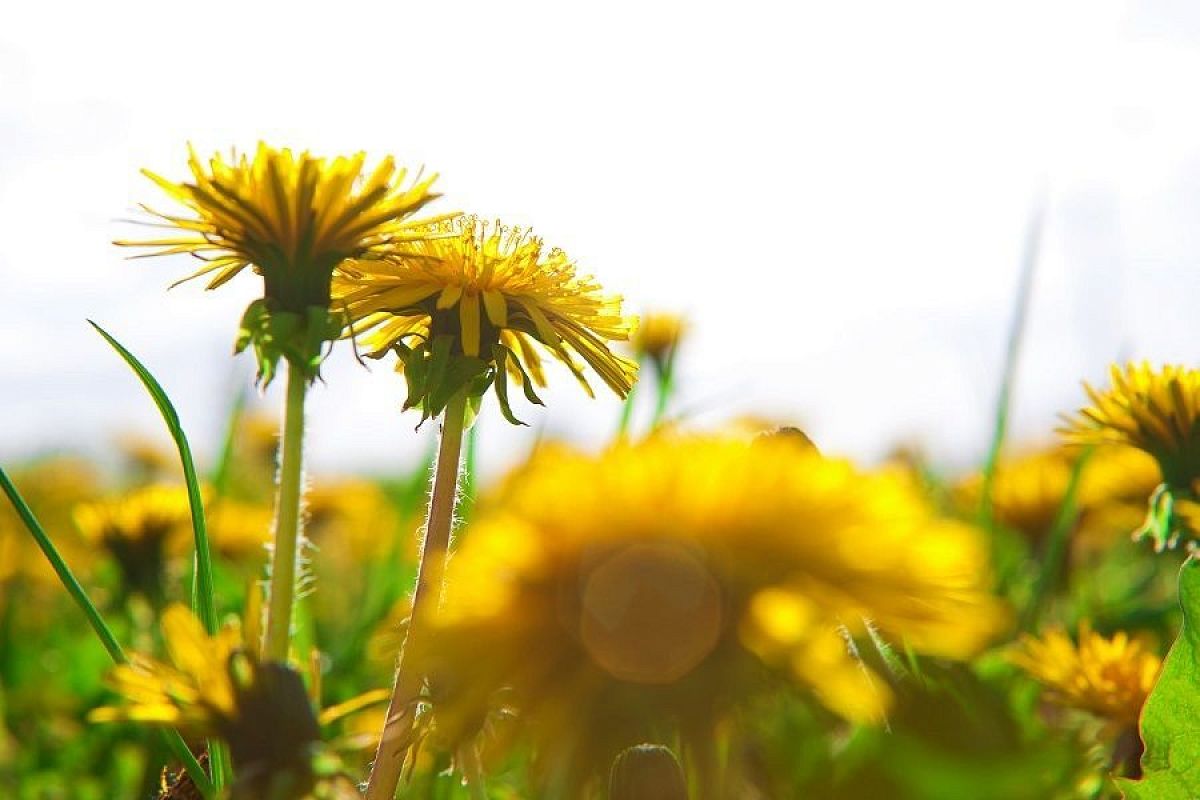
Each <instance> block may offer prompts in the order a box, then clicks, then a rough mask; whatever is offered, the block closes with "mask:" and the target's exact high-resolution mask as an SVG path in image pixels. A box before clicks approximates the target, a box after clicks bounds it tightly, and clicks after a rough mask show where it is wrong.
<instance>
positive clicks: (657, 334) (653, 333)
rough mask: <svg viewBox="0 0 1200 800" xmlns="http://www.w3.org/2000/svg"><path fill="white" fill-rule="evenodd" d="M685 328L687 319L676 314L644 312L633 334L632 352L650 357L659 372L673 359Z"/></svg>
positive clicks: (667, 366) (685, 331)
mask: <svg viewBox="0 0 1200 800" xmlns="http://www.w3.org/2000/svg"><path fill="white" fill-rule="evenodd" d="M687 328H688V325H687V321H686V320H685V319H684V318H683V317H681V316H679V315H678V314H668V313H656V314H645V315H643V316H642V317H641V319H640V320H639V321H638V327H637V331H636V332H635V333H634V336H633V349H634V352H636V353H637V354H638V356H644V357H646V358H648V359H650V362H651V363H652V364H654V365H655V367H656V368H657V369H658V370H659V372H664V371H666V370H667V369H668V368H669V365H670V364H671V363H672V361H673V360H674V358H675V352H676V351H677V350H678V349H679V343H680V342H681V341H682V340H683V337H684V334H686V333H687Z"/></svg>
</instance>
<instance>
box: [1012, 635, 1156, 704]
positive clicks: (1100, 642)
mask: <svg viewBox="0 0 1200 800" xmlns="http://www.w3.org/2000/svg"><path fill="white" fill-rule="evenodd" d="M1010 658H1011V660H1012V662H1013V663H1014V664H1016V665H1017V666H1019V667H1020V668H1021V669H1023V670H1024V671H1025V672H1027V673H1029V675H1030V676H1032V677H1033V678H1034V679H1036V680H1037V681H1038V682H1039V683H1041V684H1042V685H1043V686H1044V687H1045V688H1046V697H1047V699H1048V700H1049V701H1050V702H1052V703H1054V704H1055V705H1058V706H1061V707H1063V708H1074V709H1079V710H1081V711H1088V712H1090V713H1092V714H1095V715H1096V716H1098V717H1101V718H1103V719H1105V720H1107V721H1108V722H1110V723H1112V724H1113V725H1115V726H1119V727H1132V726H1136V725H1137V720H1138V715H1139V714H1140V713H1141V710H1142V705H1143V704H1144V703H1145V702H1146V698H1147V697H1148V696H1149V695H1150V692H1151V690H1152V689H1153V688H1154V682H1155V680H1157V678H1158V672H1159V669H1160V668H1161V667H1162V660H1161V659H1160V658H1159V657H1158V656H1157V655H1155V654H1154V653H1152V652H1150V651H1149V650H1148V649H1147V648H1146V645H1145V643H1144V642H1142V641H1141V640H1139V639H1136V638H1132V637H1130V636H1129V635H1128V634H1126V633H1124V632H1118V633H1116V634H1114V635H1113V636H1112V637H1111V638H1106V637H1104V636H1101V635H1100V634H1098V633H1095V632H1093V631H1092V630H1091V628H1090V627H1089V626H1088V625H1087V624H1086V623H1085V624H1083V625H1081V626H1080V628H1079V642H1078V644H1076V643H1075V642H1072V641H1071V637H1070V636H1068V635H1067V634H1066V632H1065V631H1063V630H1061V629H1054V630H1050V631H1047V632H1046V633H1045V634H1043V635H1042V636H1041V637H1040V638H1035V637H1032V636H1024V637H1022V639H1021V644H1020V647H1019V649H1017V650H1015V651H1014V652H1013V653H1012V654H1011V656H1010Z"/></svg>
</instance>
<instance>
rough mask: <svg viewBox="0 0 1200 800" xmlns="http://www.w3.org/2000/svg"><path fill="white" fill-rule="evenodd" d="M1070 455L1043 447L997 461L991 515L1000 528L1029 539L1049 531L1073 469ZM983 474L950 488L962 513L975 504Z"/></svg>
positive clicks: (968, 478) (1039, 536) (1072, 458)
mask: <svg viewBox="0 0 1200 800" xmlns="http://www.w3.org/2000/svg"><path fill="white" fill-rule="evenodd" d="M1074 461H1075V459H1074V456H1073V454H1071V453H1068V452H1066V451H1064V450H1063V449H1061V448H1046V449H1040V450H1034V451H1031V452H1028V453H1022V454H1020V455H1016V456H1013V457H1010V458H1005V459H1003V460H1001V461H1000V462H999V463H998V464H997V466H996V470H995V472H994V473H993V476H992V486H991V492H992V494H991V501H992V515H993V517H994V518H995V520H996V521H997V522H999V523H1000V524H1002V525H1003V526H1004V527H1006V528H1008V529H1010V530H1013V531H1018V532H1019V533H1021V534H1023V535H1024V536H1026V537H1028V538H1029V539H1031V540H1039V539H1042V538H1044V537H1045V536H1046V535H1047V534H1049V533H1050V529H1051V528H1052V527H1053V525H1054V521H1055V519H1056V518H1057V517H1058V514H1059V511H1060V509H1061V507H1062V504H1063V500H1064V498H1065V497H1066V494H1067V487H1068V486H1069V485H1070V483H1071V473H1072V472H1073V470H1074V466H1075V463H1074ZM983 482H984V478H983V475H982V474H980V473H975V474H972V475H970V476H968V477H967V478H965V479H963V480H962V481H960V482H959V483H958V485H956V486H955V487H954V495H955V499H956V501H957V503H958V505H959V506H960V507H961V508H962V509H963V511H964V512H967V513H971V512H974V511H975V510H976V509H977V508H978V507H979V502H980V495H981V493H982V491H983Z"/></svg>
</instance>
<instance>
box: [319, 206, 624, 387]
mask: <svg viewBox="0 0 1200 800" xmlns="http://www.w3.org/2000/svg"><path fill="white" fill-rule="evenodd" d="M427 234H428V235H426V236H424V237H423V238H421V239H419V240H417V241H412V242H406V243H402V244H398V245H396V246H395V247H392V248H391V251H390V255H389V257H388V258H385V259H371V260H363V261H355V262H353V263H351V264H348V265H346V267H345V269H344V270H343V272H342V274H340V275H339V276H338V278H337V280H336V282H335V293H336V295H337V298H338V302H340V303H345V305H346V306H347V308H348V309H349V312H350V315H351V318H352V319H353V320H354V330H355V331H356V332H357V333H359V334H362V338H361V343H362V346H363V347H364V348H365V349H366V350H367V351H368V352H370V353H373V354H377V355H378V354H382V353H383V352H385V351H387V350H388V349H389V348H392V347H394V346H395V345H396V344H398V343H400V344H405V345H408V346H412V345H413V344H416V343H419V342H424V341H428V340H431V339H434V338H435V337H437V336H439V335H449V336H450V337H452V339H453V342H454V344H453V348H452V349H453V352H455V353H460V354H462V355H465V356H471V357H478V358H482V359H484V360H490V359H492V358H493V357H494V352H495V351H494V349H493V348H495V347H497V346H499V347H501V348H503V350H504V352H505V354H506V355H507V359H506V363H505V365H504V367H505V368H507V369H508V371H509V374H510V375H511V376H512V377H513V378H514V379H520V380H525V377H526V376H529V377H531V378H532V381H533V382H534V383H536V384H537V385H539V386H543V385H545V377H544V374H543V369H542V358H541V355H540V354H539V352H538V347H537V346H536V345H535V343H536V344H540V345H541V346H543V347H545V348H546V349H547V350H548V351H549V352H550V353H551V354H552V355H553V356H554V357H555V358H557V359H558V360H559V361H561V362H562V363H563V364H565V365H567V367H568V368H569V369H570V370H571V371H572V373H574V375H575V376H576V377H577V378H578V379H579V381H580V382H581V383H582V384H583V386H584V388H585V389H586V390H587V391H588V393H589V394H590V393H591V389H590V387H589V386H588V383H587V380H586V378H584V375H583V371H582V368H581V366H580V365H579V363H578V362H577V360H576V357H578V358H580V359H582V360H583V361H584V362H585V363H586V364H587V365H588V366H590V367H591V368H592V369H593V370H594V371H595V373H596V374H597V375H599V376H600V379H601V380H602V381H604V383H605V384H606V385H607V386H608V387H609V388H611V389H612V390H613V391H614V392H615V393H616V394H617V395H618V396H621V397H624V396H625V395H626V394H628V393H629V390H630V388H631V387H632V385H633V380H634V377H635V375H636V371H637V367H636V365H635V364H634V363H633V362H631V361H629V360H628V359H625V358H622V357H621V356H619V355H616V354H615V353H613V352H612V351H611V350H610V349H609V345H608V343H609V342H610V341H613V340H625V339H628V338H629V335H630V333H631V331H632V330H633V328H634V321H633V320H632V319H630V318H628V317H625V316H622V314H621V298H620V297H618V296H611V295H605V294H603V291H602V289H601V287H600V285H599V284H598V283H596V281H595V280H594V279H593V278H592V277H591V276H587V275H581V274H579V273H578V272H577V271H576V268H575V264H574V262H572V261H571V260H570V259H569V258H568V257H567V255H566V253H564V252H563V251H562V250H559V249H557V248H555V249H547V248H546V247H545V246H544V245H543V243H542V240H541V239H538V238H537V237H535V236H533V235H532V234H530V233H529V232H528V231H527V230H524V229H521V228H517V227H506V226H503V225H501V224H500V223H494V224H489V223H487V222H485V221H482V220H479V219H477V218H475V217H460V218H457V219H454V220H449V221H446V222H442V223H438V224H436V225H433V226H430V227H429V228H428V230H427Z"/></svg>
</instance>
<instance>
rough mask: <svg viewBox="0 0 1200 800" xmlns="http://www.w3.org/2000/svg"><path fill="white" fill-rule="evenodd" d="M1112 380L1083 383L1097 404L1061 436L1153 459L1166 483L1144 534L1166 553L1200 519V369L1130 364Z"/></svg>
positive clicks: (1114, 372) (1192, 531) (1153, 503)
mask: <svg viewBox="0 0 1200 800" xmlns="http://www.w3.org/2000/svg"><path fill="white" fill-rule="evenodd" d="M1111 379H1112V385H1111V386H1110V387H1109V388H1108V389H1107V390H1105V391H1097V390H1096V389H1094V388H1092V387H1091V386H1090V385H1087V384H1084V388H1085V389H1086V390H1087V393H1088V396H1089V397H1090V398H1091V400H1092V405H1091V406H1090V407H1088V408H1084V409H1083V410H1081V411H1080V412H1079V414H1078V416H1076V417H1075V418H1073V419H1069V420H1068V421H1067V423H1068V424H1067V426H1066V427H1064V428H1063V429H1062V433H1063V435H1064V437H1065V438H1066V440H1067V441H1068V442H1071V443H1073V444H1080V445H1097V444H1105V443H1116V444H1125V445H1130V446H1132V447H1136V448H1137V449H1139V450H1143V451H1145V452H1147V453H1149V454H1150V455H1151V456H1153V457H1154V460H1155V461H1157V462H1158V468H1159V471H1160V472H1161V474H1162V481H1163V482H1162V486H1161V487H1160V489H1159V490H1158V491H1156V492H1155V494H1154V496H1153V497H1152V498H1151V500H1150V509H1149V513H1148V514H1147V517H1146V522H1145V524H1144V525H1143V526H1142V529H1141V531H1139V536H1140V535H1148V536H1150V537H1152V538H1153V540H1154V542H1155V546H1156V548H1157V549H1160V550H1161V549H1162V548H1164V547H1168V546H1171V545H1173V544H1175V542H1176V541H1178V539H1179V538H1180V536H1181V535H1183V534H1188V535H1190V536H1194V535H1196V533H1197V528H1196V527H1195V526H1194V525H1193V524H1191V523H1190V522H1189V521H1190V520H1193V519H1196V518H1200V506H1198V505H1197V499H1198V496H1200V495H1198V492H1197V489H1198V487H1200V370H1194V369H1189V368H1187V367H1183V366H1176V365H1166V366H1163V367H1161V368H1159V369H1157V370H1156V369H1154V368H1152V367H1151V366H1150V364H1149V363H1147V362H1142V363H1141V364H1133V363H1130V364H1127V365H1126V366H1125V368H1124V369H1121V368H1120V367H1117V366H1115V365H1114V366H1113V367H1112V369H1111ZM1177 506H1179V508H1178V509H1177V508H1176V507H1177Z"/></svg>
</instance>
